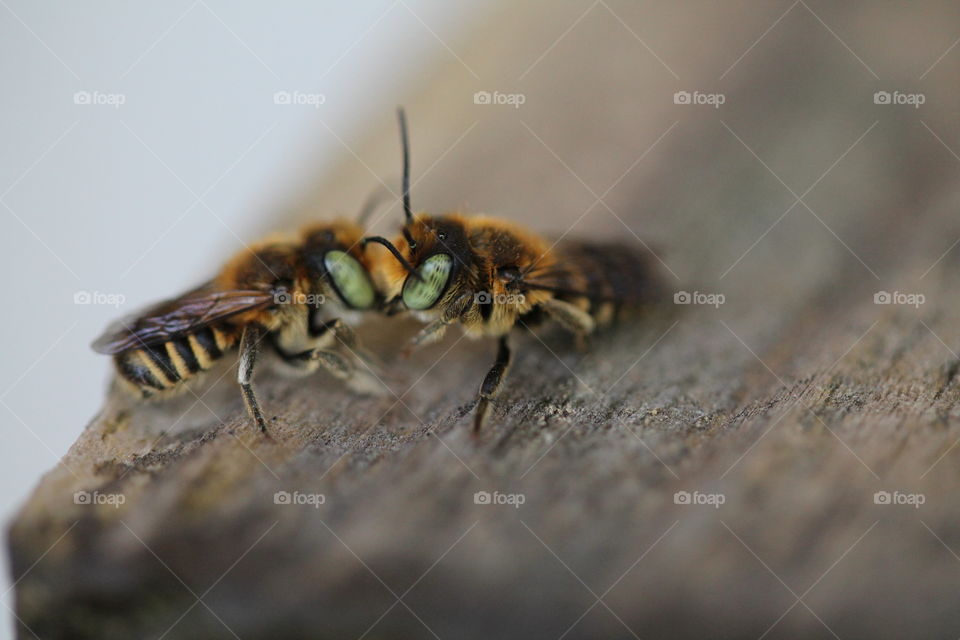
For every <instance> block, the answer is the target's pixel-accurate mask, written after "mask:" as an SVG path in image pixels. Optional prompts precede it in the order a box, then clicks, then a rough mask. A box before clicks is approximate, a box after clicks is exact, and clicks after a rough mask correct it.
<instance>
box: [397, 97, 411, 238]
mask: <svg viewBox="0 0 960 640" xmlns="http://www.w3.org/2000/svg"><path fill="white" fill-rule="evenodd" d="M397 120H399V121H400V147H401V149H402V150H403V215H405V216H406V218H407V224H409V223H411V222H413V210H412V209H411V208H410V141H409V139H408V138H407V114H406V113H405V112H404V110H403V107H398V108H397Z"/></svg>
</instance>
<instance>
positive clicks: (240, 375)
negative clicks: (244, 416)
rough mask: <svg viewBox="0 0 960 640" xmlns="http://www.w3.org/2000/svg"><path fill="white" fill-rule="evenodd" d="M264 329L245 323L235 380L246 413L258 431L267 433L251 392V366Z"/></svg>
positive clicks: (265, 425) (254, 361)
mask: <svg viewBox="0 0 960 640" xmlns="http://www.w3.org/2000/svg"><path fill="white" fill-rule="evenodd" d="M263 336H264V329H263V328H262V327H260V326H259V325H255V324H251V325H247V326H246V327H245V328H244V330H243V335H242V336H241V338H240V366H239V367H238V371H237V382H239V383H240V391H241V392H242V394H243V403H244V405H245V406H246V407H247V413H249V414H250V417H251V418H253V421H254V422H255V423H256V424H257V426H258V427H260V431H262V432H263V433H264V434H266V433H267V422H266V420H264V419H263V412H262V411H261V410H260V403H259V402H257V396H256V394H255V393H254V392H253V368H254V366H255V365H256V363H257V354H258V353H259V352H260V340H262V339H263Z"/></svg>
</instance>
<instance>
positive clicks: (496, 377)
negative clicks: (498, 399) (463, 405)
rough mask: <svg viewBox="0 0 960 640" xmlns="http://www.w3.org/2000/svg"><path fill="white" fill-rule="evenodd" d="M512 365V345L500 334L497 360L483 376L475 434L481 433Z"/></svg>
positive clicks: (474, 427) (474, 426) (475, 418)
mask: <svg viewBox="0 0 960 640" xmlns="http://www.w3.org/2000/svg"><path fill="white" fill-rule="evenodd" d="M509 367H510V346H509V345H508V344H507V336H505V335H504V336H500V343H499V346H498V348H497V360H496V362H494V364H493V367H492V368H491V369H490V371H488V372H487V375H486V376H485V377H484V378H483V384H481V385H480V397H479V399H478V400H477V412H476V415H475V416H474V420H473V433H474V435H476V434H478V433H480V429H481V427H483V423H484V421H485V420H486V417H487V411H488V410H489V408H490V401H491V400H492V399H493V398H494V397H495V396H496V395H497V393H498V392H499V391H500V386H501V384H502V383H503V378H504V376H505V375H506V374H507V369H508V368H509Z"/></svg>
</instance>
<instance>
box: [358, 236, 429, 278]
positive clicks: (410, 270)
mask: <svg viewBox="0 0 960 640" xmlns="http://www.w3.org/2000/svg"><path fill="white" fill-rule="evenodd" d="M371 242H374V243H376V244H381V245H383V246H385V247H386V248H387V249H389V250H390V253H392V254H393V257H394V258H396V259H397V262H399V263H400V264H401V265H402V266H403V268H404V269H406V270H407V272H408V273H409V274H410V275H412V276H413V277H414V278H416V279H417V280H423V277H422V276H421V275H420V274H419V273H417V270H416V269H414V268H413V265H411V264H410V263H409V262H407V259H406V258H404V257H403V254H402V253H400V251H399V250H398V249H397V248H396V247H395V246H393V243H392V242H390V241H389V240H387V239H386V238H384V237H383V236H367V237H366V238H364V239H363V240H362V241H361V242H360V246H362V247H366V246H367V244H369V243H371Z"/></svg>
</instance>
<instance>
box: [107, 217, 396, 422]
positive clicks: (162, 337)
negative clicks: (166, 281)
mask: <svg viewBox="0 0 960 640" xmlns="http://www.w3.org/2000/svg"><path fill="white" fill-rule="evenodd" d="M371 210H372V206H370V204H369V203H368V206H366V207H365V208H364V212H363V213H362V214H361V216H360V219H359V220H358V221H357V222H352V221H349V220H337V221H334V222H332V223H327V224H315V225H312V226H308V227H306V228H305V229H303V230H302V231H301V232H300V233H299V235H295V236H290V237H284V236H274V237H270V238H267V239H265V240H264V241H262V242H260V243H258V244H255V245H253V246H251V247H249V250H248V249H244V250H243V251H241V252H239V253H238V254H237V255H235V256H234V257H233V258H232V259H231V260H229V261H228V262H227V264H226V265H225V266H224V267H223V269H222V270H221V271H220V273H219V274H218V275H217V276H216V277H214V278H213V279H212V280H210V281H209V282H207V283H205V284H203V285H201V286H199V287H197V288H195V289H193V290H191V291H189V292H187V293H185V294H183V295H181V296H180V297H178V298H174V299H172V300H168V301H166V302H161V303H160V304H157V305H155V306H153V307H151V308H149V309H147V310H145V311H144V312H142V313H140V314H139V315H136V316H134V317H131V318H127V319H123V320H120V321H117V322H116V323H114V324H113V325H111V327H110V328H108V329H107V331H106V332H105V333H104V334H103V335H102V336H101V337H100V338H98V339H97V340H96V341H95V342H94V343H93V349H94V350H95V351H97V352H99V353H103V354H107V355H111V356H113V363H114V367H115V369H116V379H117V381H118V382H119V386H121V387H122V388H124V389H126V390H127V391H129V392H131V393H132V394H134V396H136V397H139V398H156V397H164V396H169V395H172V394H174V393H176V392H178V391H182V390H184V389H185V388H186V386H187V383H188V382H190V381H191V380H192V379H194V378H196V377H197V376H198V375H199V374H201V373H202V372H204V371H206V370H207V369H210V368H211V367H212V366H213V365H214V363H216V362H217V361H218V360H220V359H221V358H223V357H225V356H227V355H228V354H231V355H232V354H234V352H239V367H238V382H239V384H240V389H241V392H242V397H243V401H244V404H245V406H246V409H247V412H248V413H249V415H250V417H251V418H252V419H253V421H254V422H255V423H256V425H257V426H258V427H259V428H260V430H261V431H262V432H263V433H267V424H266V421H265V420H264V417H263V412H262V411H261V409H260V403H259V402H258V400H257V397H256V394H255V393H254V390H253V386H252V380H253V373H254V367H255V364H256V361H257V356H258V354H259V352H260V349H261V346H262V344H261V343H263V342H264V341H266V344H267V345H268V346H270V347H272V349H273V350H274V351H275V352H276V353H277V354H278V355H279V356H280V361H281V362H282V363H284V364H285V365H289V366H288V367H285V368H286V369H287V370H289V371H290V372H292V373H299V374H309V373H312V372H314V371H316V370H317V368H318V367H320V366H323V367H324V368H325V369H326V370H327V371H329V372H330V373H331V374H333V375H334V376H335V377H337V378H341V379H346V380H348V381H349V380H350V379H351V378H352V377H353V375H354V374H355V373H357V372H358V369H357V368H356V367H355V366H354V363H352V362H351V361H350V360H348V359H347V358H345V357H344V356H343V355H341V354H340V353H338V352H337V351H334V350H333V348H332V347H334V346H335V343H336V342H337V341H339V342H340V343H342V344H343V345H345V346H346V347H347V349H348V350H350V352H351V354H353V355H357V356H358V357H360V358H362V354H363V351H362V349H360V347H359V345H358V341H357V338H356V336H355V334H354V332H353V330H352V329H351V328H350V324H352V323H354V322H356V321H357V320H358V314H359V312H364V311H370V310H374V309H376V308H378V307H379V306H380V303H381V300H382V298H381V296H380V295H379V293H378V292H377V290H376V288H375V287H374V285H373V281H372V279H371V276H370V267H371V263H370V260H369V257H368V255H367V252H366V251H364V249H363V245H362V242H361V241H362V238H363V234H364V230H363V227H362V221H363V218H365V217H366V215H367V214H368V213H369V212H370V211H371Z"/></svg>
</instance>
